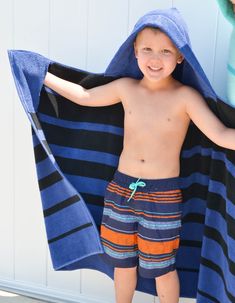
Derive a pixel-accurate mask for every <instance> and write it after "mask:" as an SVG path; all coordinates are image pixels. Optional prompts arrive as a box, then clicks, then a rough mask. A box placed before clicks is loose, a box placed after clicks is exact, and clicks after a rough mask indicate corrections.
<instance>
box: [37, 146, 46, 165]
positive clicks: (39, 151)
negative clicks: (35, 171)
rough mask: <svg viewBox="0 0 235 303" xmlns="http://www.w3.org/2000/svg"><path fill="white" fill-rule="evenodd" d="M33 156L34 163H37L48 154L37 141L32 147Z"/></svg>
mask: <svg viewBox="0 0 235 303" xmlns="http://www.w3.org/2000/svg"><path fill="white" fill-rule="evenodd" d="M34 156H35V161H36V163H39V162H41V161H43V160H45V159H46V158H48V155H47V153H46V152H45V150H44V148H43V147H42V145H41V143H39V144H38V145H36V146H35V147H34Z"/></svg>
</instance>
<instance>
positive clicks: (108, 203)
mask: <svg viewBox="0 0 235 303" xmlns="http://www.w3.org/2000/svg"><path fill="white" fill-rule="evenodd" d="M105 205H108V206H112V208H114V209H117V210H120V211H122V212H132V213H134V214H135V215H144V216H145V217H149V218H164V219H165V218H170V219H172V218H178V217H179V216H180V215H179V214H177V215H172V216H158V215H152V214H150V215H149V214H146V213H145V212H143V211H135V210H134V209H131V208H130V209H124V208H121V207H118V206H116V205H114V204H113V203H110V202H108V201H107V200H106V201H105Z"/></svg>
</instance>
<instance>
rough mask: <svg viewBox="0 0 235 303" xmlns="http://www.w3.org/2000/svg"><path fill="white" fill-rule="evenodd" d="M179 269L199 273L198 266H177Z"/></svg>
mask: <svg viewBox="0 0 235 303" xmlns="http://www.w3.org/2000/svg"><path fill="white" fill-rule="evenodd" d="M177 270H179V271H184V272H193V273H199V269H198V268H185V267H177Z"/></svg>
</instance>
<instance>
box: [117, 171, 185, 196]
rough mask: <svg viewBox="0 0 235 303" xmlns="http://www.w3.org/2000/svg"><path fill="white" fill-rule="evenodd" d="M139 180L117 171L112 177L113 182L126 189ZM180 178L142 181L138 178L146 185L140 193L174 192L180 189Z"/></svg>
mask: <svg viewBox="0 0 235 303" xmlns="http://www.w3.org/2000/svg"><path fill="white" fill-rule="evenodd" d="M138 179H139V178H138V177H133V176H129V175H126V174H124V173H122V172H120V171H119V170H116V171H115V173H114V176H113V180H114V181H117V182H118V183H119V184H120V185H122V186H124V187H127V188H128V186H129V185H130V184H131V183H133V182H136V181H137V180H138ZM180 179H181V178H180V177H171V178H162V179H143V178H140V179H139V182H140V181H143V182H144V183H145V184H146V185H145V186H144V187H142V188H141V191H148V190H149V189H151V190H174V189H179V188H180V187H181V182H180Z"/></svg>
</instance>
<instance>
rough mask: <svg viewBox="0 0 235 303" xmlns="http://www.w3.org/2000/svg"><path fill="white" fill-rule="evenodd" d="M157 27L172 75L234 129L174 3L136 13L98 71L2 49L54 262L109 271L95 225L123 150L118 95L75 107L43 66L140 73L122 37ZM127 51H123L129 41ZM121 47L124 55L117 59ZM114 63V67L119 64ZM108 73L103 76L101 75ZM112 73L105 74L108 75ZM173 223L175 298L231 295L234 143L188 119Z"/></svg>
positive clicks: (233, 115) (228, 298) (75, 78)
mask: <svg viewBox="0 0 235 303" xmlns="http://www.w3.org/2000/svg"><path fill="white" fill-rule="evenodd" d="M145 25H146V26H147V25H152V26H155V27H160V28H161V29H162V30H164V31H165V32H167V33H168V34H169V35H170V37H171V39H172V40H173V42H174V43H175V44H176V45H177V46H178V47H179V49H180V51H181V52H182V53H183V55H184V56H185V58H186V59H185V60H184V63H183V64H181V66H180V67H179V69H178V70H177V71H176V73H175V77H176V78H177V79H178V80H179V81H182V82H183V83H186V84H188V85H193V86H194V87H196V88H197V89H198V90H199V91H200V92H201V93H202V95H203V96H204V97H205V102H207V104H208V106H209V107H210V108H211V110H212V111H213V112H214V113H215V114H216V115H217V116H218V117H219V118H220V119H221V121H222V122H223V123H224V124H225V125H226V126H229V127H232V128H234V127H235V109H234V108H233V107H232V106H230V105H228V104H226V103H225V102H223V101H222V100H219V99H218V98H217V96H216V94H215V92H214V91H213V89H212V88H211V85H210V83H209V81H208V79H207V78H206V76H205V73H204V72H203V70H202V68H201V66H200V65H199V63H198V61H197V59H196V57H195V55H194V53H193V51H192V49H191V47H190V43H189V41H188V36H187V31H186V29H185V25H184V23H183V21H182V19H181V17H180V16H179V13H178V12H177V10H176V9H169V10H164V11H162V10H156V11H154V12H150V13H149V14H147V16H145V17H143V18H141V19H140V21H139V22H137V25H136V27H135V32H133V33H132V34H131V36H130V37H129V38H127V40H126V43H124V45H123V46H122V47H121V50H119V51H118V53H117V54H116V55H115V57H114V59H113V60H112V62H111V63H110V65H109V67H108V69H107V71H106V73H105V74H95V73H91V72H87V71H83V70H79V69H76V68H73V67H69V66H65V65H63V64H61V63H58V62H55V61H52V60H50V59H47V58H45V57H43V56H41V55H39V54H36V53H33V52H30V51H24V50H22V51H20V50H11V51H9V60H10V65H11V68H12V74H13V76H14V80H15V84H16V88H17V91H18V94H19V97H20V100H21V102H22V105H23V106H24V108H25V111H26V114H27V116H28V118H29V120H30V122H31V124H32V129H33V132H32V136H33V143H34V151H35V161H36V167H37V174H38V181H39V188H40V192H41V198H42V206H43V213H44V218H45V225H46V232H47V238H48V245H49V249H50V253H51V259H52V263H53V267H54V269H55V270H74V269H79V268H91V269H97V270H99V271H101V272H104V273H105V274H107V275H109V276H110V277H111V278H113V271H114V270H113V267H112V266H108V265H107V264H106V263H105V262H103V260H102V255H103V249H102V245H101V242H100V235H99V231H100V224H101V218H102V213H103V207H104V192H105V188H106V186H107V184H108V183H109V182H110V181H111V180H112V178H113V175H114V173H115V171H116V169H117V166H118V161H119V156H120V154H121V151H122V148H123V133H124V132H123V125H124V111H123V107H122V103H121V102H119V103H117V104H114V105H111V106H105V107H86V106H80V105H76V104H75V103H73V102H70V101H68V100H66V99H64V98H63V97H61V96H60V95H58V94H56V93H54V92H53V91H51V90H49V89H47V88H45V87H44V86H43V80H44V77H45V74H46V71H47V70H49V71H50V72H51V73H53V74H55V75H57V76H59V77H61V78H64V79H66V80H69V81H72V82H74V83H79V84H81V85H82V86H84V87H86V88H90V87H94V86H98V85H101V84H104V83H107V82H109V81H112V80H113V79H114V76H115V77H121V76H124V75H125V74H126V73H127V71H128V70H129V69H130V71H131V74H130V75H131V76H133V77H134V76H136V77H140V74H139V71H138V69H136V62H135V60H134V58H132V57H131V54H132V51H133V46H132V41H133V38H134V36H135V35H136V34H137V32H138V31H139V30H140V29H141V28H143V27H144V26H145ZM128 45H129V47H130V49H131V50H132V51H129V52H128V49H129V47H128ZM122 50H124V52H127V53H126V54H129V55H128V56H130V58H129V60H127V61H126V60H125V64H124V63H123V64H122V59H125V57H126V56H122ZM121 65H123V68H124V70H123V68H121V69H120V70H119V67H120V66H121ZM108 75H109V76H108ZM110 76H112V77H110ZM180 164H181V170H180V182H181V189H182V195H183V208H182V229H181V235H180V236H181V241H180V248H179V251H178V254H177V260H176V268H177V271H178V274H179V278H180V284H181V291H180V295H181V296H182V297H191V298H197V302H198V303H212V302H213V303H214V302H220V303H222V302H223V303H229V302H235V288H234V285H235V194H234V188H235V151H233V150H229V149H226V148H222V147H220V146H217V145H216V144H214V143H213V142H211V141H210V140H209V139H208V138H207V137H206V136H205V135H204V134H203V133H202V132H201V131H200V130H199V129H198V128H197V127H196V126H195V125H194V124H193V123H192V122H191V123H190V125H189V129H188V132H187V135H186V138H185V141H184V144H183V146H182V151H181V154H180ZM137 290H140V291H143V292H146V293H149V294H154V295H155V294H156V292H155V281H154V279H148V278H143V277H141V276H140V275H139V276H138V282H137Z"/></svg>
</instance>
